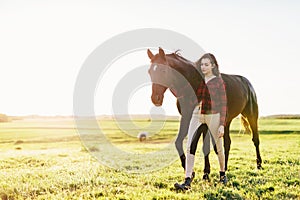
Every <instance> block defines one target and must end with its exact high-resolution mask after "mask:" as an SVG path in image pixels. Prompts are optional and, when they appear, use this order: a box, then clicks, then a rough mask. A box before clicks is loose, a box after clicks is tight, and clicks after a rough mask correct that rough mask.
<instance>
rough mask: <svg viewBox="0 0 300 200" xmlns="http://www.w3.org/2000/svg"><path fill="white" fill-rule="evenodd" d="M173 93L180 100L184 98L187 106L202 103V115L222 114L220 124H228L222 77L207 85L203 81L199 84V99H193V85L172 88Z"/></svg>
mask: <svg viewBox="0 0 300 200" xmlns="http://www.w3.org/2000/svg"><path fill="white" fill-rule="evenodd" d="M170 90H171V92H172V93H173V94H174V96H176V97H177V98H178V99H180V98H183V99H184V100H186V101H184V102H185V105H187V106H190V107H193V108H194V107H195V106H196V105H197V104H198V103H199V102H201V114H215V113H220V124H221V125H224V126H225V124H226V121H225V119H226V113H227V97H226V92H225V84H224V82H223V79H222V78H221V77H215V78H213V79H211V80H210V81H208V82H207V83H205V81H204V80H203V81H201V83H200V84H199V86H198V88H197V91H196V95H197V98H193V95H195V93H193V94H191V92H190V91H191V85H189V84H186V85H183V86H182V87H181V88H178V87H174V86H171V87H170Z"/></svg>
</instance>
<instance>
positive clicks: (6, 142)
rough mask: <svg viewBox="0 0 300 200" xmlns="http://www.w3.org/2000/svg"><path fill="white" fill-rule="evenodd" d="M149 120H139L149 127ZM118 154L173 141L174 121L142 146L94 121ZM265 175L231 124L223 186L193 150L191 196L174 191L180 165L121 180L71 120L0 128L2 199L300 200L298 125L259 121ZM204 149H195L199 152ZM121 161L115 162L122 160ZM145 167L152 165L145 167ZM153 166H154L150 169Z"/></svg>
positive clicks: (149, 149)
mask: <svg viewBox="0 0 300 200" xmlns="http://www.w3.org/2000/svg"><path fill="white" fill-rule="evenodd" d="M149 123H150V122H149V121H148V120H137V121H135V124H136V125H138V126H139V127H147V125H149ZM99 124H100V125H101V127H102V129H103V130H105V134H106V137H107V138H108V140H109V141H110V142H111V143H112V144H113V145H114V146H116V147H118V148H119V149H121V150H124V151H129V152H135V153H136V152H139V153H146V152H147V153H149V152H153V151H157V150H158V149H160V148H162V147H164V146H165V145H166V144H168V143H170V142H172V141H173V140H174V137H175V136H176V133H177V129H178V121H177V120H170V121H167V122H166V124H164V127H163V129H162V131H161V132H160V134H157V135H153V136H152V137H151V138H149V139H148V140H146V141H145V142H143V143H141V142H139V141H138V140H137V138H136V137H132V135H128V134H124V133H123V132H122V131H120V130H119V128H118V127H117V126H116V124H115V123H114V122H113V121H109V120H104V121H101V122H99ZM259 124H260V126H259V127H260V133H261V135H260V140H261V146H260V147H261V155H262V159H263V168H264V169H263V170H257V169H256V168H255V149H254V145H253V143H252V141H251V136H250V135H247V134H238V131H239V126H240V125H239V121H238V120H236V121H234V122H233V125H232V128H231V130H232V134H231V135H232V145H231V152H230V158H229V169H228V172H227V175H228V178H229V182H228V184H227V185H226V186H224V185H221V184H219V183H218V162H217V157H216V155H215V154H214V153H211V155H210V158H211V165H212V166H211V167H212V173H211V175H210V177H211V180H210V181H209V182H204V181H203V180H202V179H201V178H202V168H203V155H202V154H201V152H200V148H199V149H198V152H197V156H196V164H195V171H196V178H195V179H194V182H193V185H192V190H190V191H187V192H176V191H174V189H173V185H174V183H175V182H182V181H183V178H184V174H183V170H182V168H181V166H180V162H179V159H177V158H176V160H175V162H173V163H172V164H170V165H168V166H167V167H165V168H162V169H160V170H156V171H153V172H151V173H139V174H134V173H127V172H126V171H122V170H119V169H116V168H115V169H112V168H108V167H105V166H103V165H101V164H100V163H99V162H98V161H97V159H95V158H94V157H93V156H91V154H89V153H88V152H87V150H86V148H84V147H83V145H82V143H81V141H80V139H79V136H78V134H77V130H76V129H75V127H74V124H73V121H71V120H66V119H64V120H47V121H43V120H33V121H30V120H27V121H15V122H11V123H1V124H0V196H1V198H2V199H299V198H300V195H299V194H300V159H299V155H300V134H299V133H300V125H299V124H300V120H297V119H286V120H285V119H260V121H259ZM201 145H202V144H199V146H201ZM120 159H121V158H120ZM150 163H151V162H150ZM152 164H153V165H155V164H156V163H155V162H152Z"/></svg>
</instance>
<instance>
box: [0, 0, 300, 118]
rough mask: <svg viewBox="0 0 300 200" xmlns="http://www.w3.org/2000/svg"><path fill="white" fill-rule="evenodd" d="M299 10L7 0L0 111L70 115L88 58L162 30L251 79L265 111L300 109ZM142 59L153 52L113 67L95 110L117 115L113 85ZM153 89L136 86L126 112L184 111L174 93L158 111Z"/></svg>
mask: <svg viewBox="0 0 300 200" xmlns="http://www.w3.org/2000/svg"><path fill="white" fill-rule="evenodd" d="M299 10H300V3H299V2H298V1H296V0H295V1H292V0H290V1H279V0H278V1H276V0H274V1H268V0H267V1H234V0H229V1H226V3H225V2H224V1H195V0H194V1H177V0H172V1H170V0H164V1H158V0H152V1H142V0H140V1H137V0H135V1H130V0H129V1H121V0H118V1H117V0H110V1H96V0H86V1H83V0H75V1H71V0H61V1H58V0H53V1H50V0H45V1H37V0H28V1H21V0H9V1H8V0H0V92H1V98H0V113H4V114H7V115H31V114H36V115H51V116H52V115H73V92H74V86H75V82H76V79H77V76H78V74H79V72H80V69H81V68H82V65H83V63H84V62H85V61H86V59H87V58H88V57H89V55H90V54H91V53H92V52H93V51H94V50H95V49H96V48H97V47H98V46H100V45H101V44H103V43H104V42H105V41H107V40H109V39H110V38H112V37H114V36H116V35H118V34H121V33H124V32H127V31H131V30H135V29H142V28H160V29H167V30H171V31H175V32H178V33H180V34H183V35H185V36H186V37H188V38H190V39H192V40H193V41H195V42H196V43H197V44H199V45H200V46H201V47H202V48H203V49H204V50H205V51H206V52H211V53H213V54H214V55H215V56H216V58H217V60H218V63H219V65H220V71H221V72H223V73H228V74H239V75H243V76H245V77H247V78H248V79H249V80H250V81H251V83H252V84H253V86H254V88H255V90H256V93H257V97H258V103H259V111H260V115H261V116H266V115H273V114H300V106H299V102H300V94H299V86H300V79H299V74H298V71H299V70H298V68H299V67H300V59H299V56H300V40H299V35H300V26H299V22H300V14H299ZM174 43H176V41H174ZM178 49H181V47H180V46H178ZM154 53H155V50H154ZM182 55H183V56H185V51H184V49H183V50H182ZM103 56H105V55H103ZM199 57H200V52H199ZM188 59H191V58H188ZM192 61H195V60H192ZM141 65H149V59H148V57H147V54H146V50H141V51H138V52H135V53H132V54H128V55H126V56H123V57H122V58H119V59H118V60H116V61H115V62H113V63H112V64H111V66H110V67H109V69H108V70H107V71H106V73H105V74H104V75H103V77H102V78H101V80H99V83H98V86H97V89H96V90H95V105H94V109H95V113H96V114H97V115H102V114H106V115H111V114H114V113H113V112H112V110H113V109H112V104H111V102H112V98H113V97H112V94H113V91H114V89H115V87H116V85H117V84H118V83H119V82H120V80H121V79H122V77H124V76H126V74H127V73H129V72H130V71H131V70H133V69H134V68H135V67H138V66H141ZM150 95H151V86H150V83H149V84H146V85H143V86H141V87H139V88H138V89H136V90H135V91H132V94H131V96H130V99H125V101H128V112H129V114H149V112H151V110H155V109H157V112H158V113H165V114H167V115H178V112H177V109H176V106H175V98H174V97H173V96H172V95H171V93H170V92H169V91H167V93H166V96H165V100H164V104H163V106H162V107H161V108H154V106H153V105H152V103H151V100H150Z"/></svg>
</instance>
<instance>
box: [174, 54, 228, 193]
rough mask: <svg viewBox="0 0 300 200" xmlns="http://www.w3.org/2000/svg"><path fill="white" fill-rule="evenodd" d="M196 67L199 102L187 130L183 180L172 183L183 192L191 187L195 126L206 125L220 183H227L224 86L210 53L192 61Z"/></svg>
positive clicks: (195, 142)
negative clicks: (218, 167) (198, 68)
mask: <svg viewBox="0 0 300 200" xmlns="http://www.w3.org/2000/svg"><path fill="white" fill-rule="evenodd" d="M196 65H197V67H199V65H200V68H201V71H202V73H203V74H204V80H203V82H201V83H200V85H199V87H198V89H197V97H198V99H199V101H200V103H199V105H198V106H196V108H195V110H194V113H193V116H192V119H191V121H190V127H189V131H188V141H187V156H186V171H185V181H184V183H183V184H178V183H176V184H175V185H174V186H175V188H176V189H182V190H187V189H190V187H191V182H192V179H193V175H192V174H193V168H194V160H195V151H196V147H197V142H198V139H197V137H196V136H195V135H196V134H197V129H198V127H201V126H202V125H203V124H207V126H208V129H209V132H210V133H211V136H212V138H213V139H214V142H215V145H216V149H217V155H218V160H219V165H220V182H221V183H224V184H226V183H227V177H226V175H225V155H224V150H223V144H222V143H223V142H222V137H223V135H224V126H225V119H226V112H227V98H226V92H225V85H224V82H223V80H222V78H221V75H220V72H219V65H218V63H217V60H216V58H215V56H214V55H213V54H211V53H207V54H204V55H203V56H202V57H201V58H200V59H199V61H197V62H196ZM207 137H209V136H207ZM198 138H199V137H198ZM203 179H208V174H204V176H203Z"/></svg>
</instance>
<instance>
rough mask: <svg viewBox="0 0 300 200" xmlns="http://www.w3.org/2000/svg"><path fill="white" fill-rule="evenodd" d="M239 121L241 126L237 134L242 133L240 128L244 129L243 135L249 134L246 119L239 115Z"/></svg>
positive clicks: (248, 125) (249, 130)
mask: <svg viewBox="0 0 300 200" xmlns="http://www.w3.org/2000/svg"><path fill="white" fill-rule="evenodd" d="M240 120H241V126H240V131H239V134H240V133H241V132H242V127H243V128H244V130H243V134H244V133H247V134H251V133H252V131H251V128H250V124H249V122H248V120H247V118H246V117H244V116H243V115H241V117H240Z"/></svg>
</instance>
